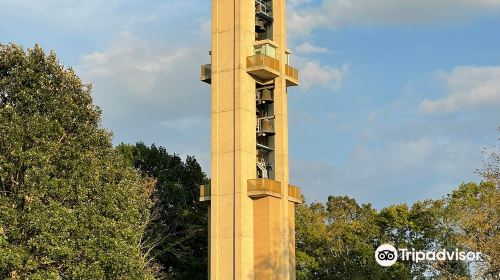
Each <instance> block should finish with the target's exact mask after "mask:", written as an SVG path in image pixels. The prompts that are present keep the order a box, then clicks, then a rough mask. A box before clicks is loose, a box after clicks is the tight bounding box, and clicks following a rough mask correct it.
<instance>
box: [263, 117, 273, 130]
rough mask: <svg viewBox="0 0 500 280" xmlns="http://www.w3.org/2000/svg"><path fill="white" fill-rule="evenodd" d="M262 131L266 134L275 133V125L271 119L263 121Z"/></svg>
mask: <svg viewBox="0 0 500 280" xmlns="http://www.w3.org/2000/svg"><path fill="white" fill-rule="evenodd" d="M261 131H262V132H264V133H272V132H274V131H273V124H272V122H271V120H269V119H263V120H262V122H261Z"/></svg>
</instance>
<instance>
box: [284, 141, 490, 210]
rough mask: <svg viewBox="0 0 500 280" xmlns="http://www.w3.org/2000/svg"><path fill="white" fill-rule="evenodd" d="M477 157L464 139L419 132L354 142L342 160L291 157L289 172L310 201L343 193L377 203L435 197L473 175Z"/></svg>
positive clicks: (409, 201)
mask: <svg viewBox="0 0 500 280" xmlns="http://www.w3.org/2000/svg"><path fill="white" fill-rule="evenodd" d="M480 158H481V154H480V147H478V146H476V145H474V144H472V143H469V142H467V141H457V140H456V139H454V140H453V141H451V140H450V139H448V138H440V137H431V136H422V137H418V138H407V139H402V140H393V141H388V142H387V143H386V144H383V145H382V146H380V147H369V146H358V147H357V148H356V149H355V150H354V151H353V152H352V153H351V154H350V156H349V157H348V159H347V160H346V161H345V162H343V163H341V164H333V163H330V162H326V161H304V160H291V162H290V168H291V170H290V176H291V182H292V183H293V184H297V185H299V186H301V187H302V189H303V192H304V193H305V195H306V199H308V201H309V202H310V201H311V200H322V201H324V200H326V198H327V196H328V195H348V196H350V197H354V198H356V199H357V200H358V201H360V202H362V203H368V202H371V203H374V205H375V206H376V207H379V208H380V207H383V206H387V205H390V204H397V203H403V202H407V203H412V202H414V201H416V200H423V199H428V198H439V197H441V196H443V195H445V194H446V193H448V192H450V191H451V190H452V189H453V188H455V187H456V186H457V185H458V184H459V183H461V182H462V181H464V180H468V178H471V177H473V172H474V170H475V168H477V164H478V163H479V162H480ZM469 180H470V179H469Z"/></svg>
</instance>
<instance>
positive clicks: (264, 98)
mask: <svg viewBox="0 0 500 280" xmlns="http://www.w3.org/2000/svg"><path fill="white" fill-rule="evenodd" d="M260 100H262V101H264V102H271V101H273V98H272V96H271V91H270V90H268V89H265V90H263V91H262V93H261V95H260Z"/></svg>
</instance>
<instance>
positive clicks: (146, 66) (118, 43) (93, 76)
mask: <svg viewBox="0 0 500 280" xmlns="http://www.w3.org/2000/svg"><path fill="white" fill-rule="evenodd" d="M191 51H192V50H190V49H187V48H184V49H167V50H163V51H161V50H160V51H156V50H154V49H153V48H152V47H151V45H150V44H148V42H146V41H144V40H141V39H140V38H138V37H136V36H134V35H132V34H130V33H126V32H124V33H121V34H119V35H118V36H117V37H116V38H115V39H114V40H113V41H112V42H111V44H110V46H109V48H108V49H107V50H105V51H100V52H99V51H96V52H93V53H91V54H88V55H85V56H83V58H82V64H81V66H80V68H81V69H82V71H83V75H84V77H85V78H86V79H89V80H92V81H101V80H108V81H109V79H114V80H116V81H117V82H119V83H121V84H124V85H127V87H128V88H130V89H132V91H133V92H134V93H136V94H139V95H142V94H151V93H154V92H151V91H150V90H151V87H152V86H154V85H155V83H157V82H158V81H159V80H161V79H163V78H164V77H163V75H164V74H165V72H166V71H167V72H172V73H175V68H176V67H177V66H178V65H179V64H182V61H183V60H186V59H187V58H188V57H189V55H190V52H191Z"/></svg>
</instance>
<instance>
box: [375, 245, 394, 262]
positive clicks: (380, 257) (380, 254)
mask: <svg viewBox="0 0 500 280" xmlns="http://www.w3.org/2000/svg"><path fill="white" fill-rule="evenodd" d="M375 260H376V261H377V263H378V264H380V265H381V266H391V265H393V264H395V263H396V261H397V260H398V250H396V248H394V246H392V245H390V244H382V245H380V246H378V248H377V250H376V251H375Z"/></svg>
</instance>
